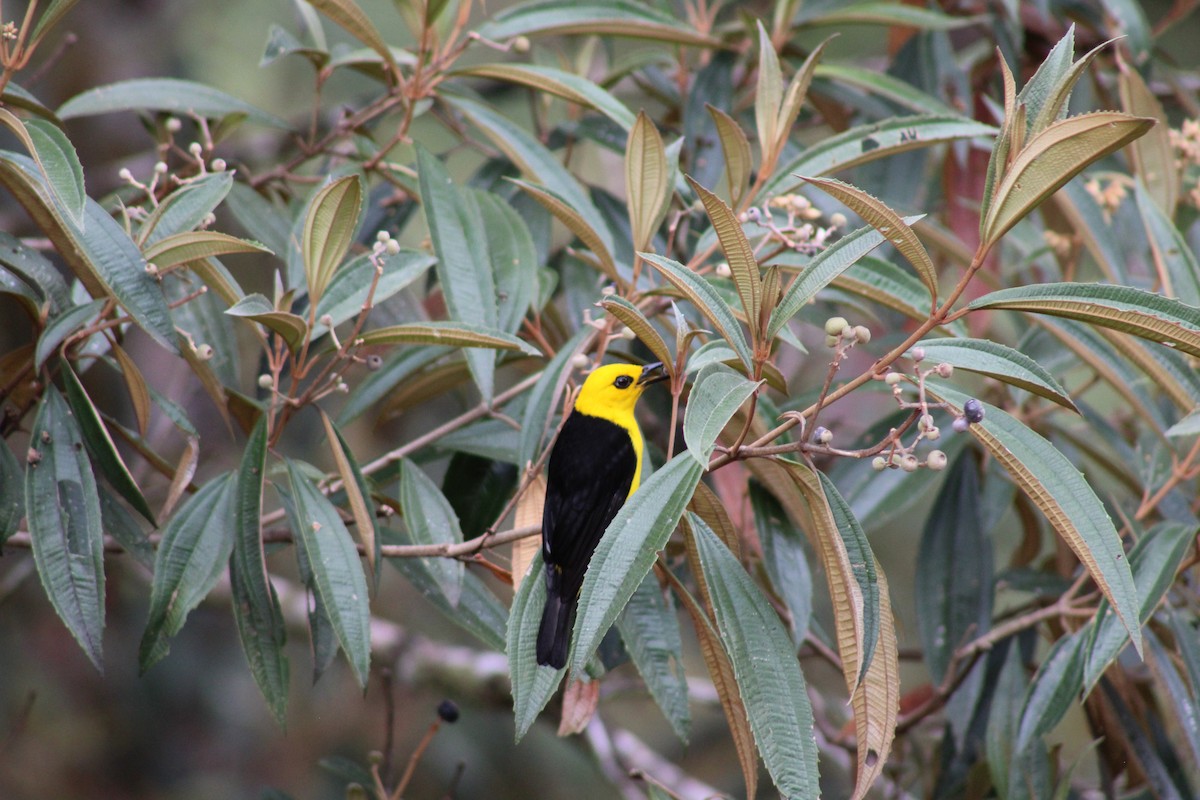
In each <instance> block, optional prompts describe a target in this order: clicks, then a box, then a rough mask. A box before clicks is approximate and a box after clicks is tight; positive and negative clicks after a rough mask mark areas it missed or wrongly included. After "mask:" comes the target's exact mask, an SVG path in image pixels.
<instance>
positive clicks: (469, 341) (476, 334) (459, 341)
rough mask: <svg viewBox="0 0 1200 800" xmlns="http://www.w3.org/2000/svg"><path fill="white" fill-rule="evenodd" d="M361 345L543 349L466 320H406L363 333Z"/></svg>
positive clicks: (534, 352) (530, 352) (529, 352)
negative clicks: (405, 321)
mask: <svg viewBox="0 0 1200 800" xmlns="http://www.w3.org/2000/svg"><path fill="white" fill-rule="evenodd" d="M355 341H356V343H357V344H359V345H372V344H445V345H451V346H453V347H486V348H490V349H492V350H516V351H519V352H522V353H525V354H526V355H530V356H539V355H541V351H540V350H538V349H537V348H536V347H534V346H533V345H531V344H529V343H528V342H526V341H525V340H524V339H518V338H517V337H516V336H512V335H510V334H507V333H504V332H502V331H495V330H488V329H487V328H481V327H478V326H474V325H468V324H466V323H463V322H407V323H404V324H402V325H390V326H388V327H386V328H376V329H374V330H370V331H367V332H365V333H363V334H362V335H361V336H359V337H358V339H356V340H355Z"/></svg>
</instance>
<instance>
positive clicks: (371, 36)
mask: <svg viewBox="0 0 1200 800" xmlns="http://www.w3.org/2000/svg"><path fill="white" fill-rule="evenodd" d="M309 2H311V3H312V4H313V6H314V7H315V8H317V10H319V11H320V12H321V13H323V14H324V15H325V16H327V17H329V18H330V19H331V20H333V21H334V22H336V23H337V24H338V25H341V26H342V27H343V28H345V29H346V31H347V32H348V33H349V34H350V35H351V36H353V37H354V38H355V39H358V40H359V41H360V42H362V43H363V44H365V45H366V46H367V47H369V48H371V49H372V50H374V51H375V52H376V53H378V54H379V56H380V57H381V58H382V59H383V60H384V61H386V62H387V63H388V66H389V67H391V68H392V70H393V71H395V70H396V69H398V68H397V66H396V60H395V58H394V57H393V56H392V51H391V48H389V47H388V46H387V43H386V42H384V40H383V36H381V35H380V33H379V29H378V28H376V27H375V23H373V22H371V18H370V17H368V16H367V15H366V14H365V13H363V10H362V9H361V8H359V7H358V4H357V3H355V2H354V0H309Z"/></svg>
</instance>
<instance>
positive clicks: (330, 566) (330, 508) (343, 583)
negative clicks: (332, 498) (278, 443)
mask: <svg viewBox="0 0 1200 800" xmlns="http://www.w3.org/2000/svg"><path fill="white" fill-rule="evenodd" d="M286 463H287V473H288V481H289V483H290V484H291V487H292V501H293V503H294V504H295V505H294V508H295V517H294V518H293V519H292V520H291V522H292V528H293V531H294V533H295V535H296V536H297V537H299V538H301V539H303V541H304V552H305V554H306V555H307V557H308V563H309V566H310V568H311V569H312V574H313V578H314V583H315V585H316V592H317V595H318V596H319V597H320V599H321V603H322V605H323V606H324V607H325V611H326V612H327V613H328V615H329V621H330V622H331V623H332V624H333V630H334V632H335V633H336V634H337V639H338V643H339V644H340V645H341V647H342V651H343V652H344V653H345V654H346V659H347V660H348V661H349V662H350V666H351V667H352V668H353V670H354V677H355V678H356V679H357V680H358V685H359V687H360V688H363V689H366V685H367V677H368V672H369V670H370V662H371V629H370V623H371V620H370V613H369V611H368V608H367V582H366V579H365V578H364V577H363V570H362V564H361V563H360V562H359V558H358V548H357V547H355V545H354V541H353V539H351V538H350V531H349V530H347V529H346V525H345V523H343V522H342V518H341V517H340V516H339V515H338V510H337V508H336V507H334V505H333V504H332V503H330V502H329V500H328V499H327V498H326V497H325V495H323V494H321V492H320V491H319V490H318V489H317V487H315V486H314V485H313V484H312V483H311V482H310V481H309V480H308V479H307V478H305V477H304V476H303V474H301V472H300V471H299V470H298V469H297V466H296V463H295V462H294V461H292V460H290V459H287V460H286Z"/></svg>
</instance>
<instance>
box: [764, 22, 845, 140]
mask: <svg viewBox="0 0 1200 800" xmlns="http://www.w3.org/2000/svg"><path fill="white" fill-rule="evenodd" d="M833 38H834V37H833V36H829V37H828V38H826V39H825V41H823V42H821V43H820V44H819V45H817V46H816V47H814V48H813V49H812V52H810V53H809V54H808V57H807V58H805V59H804V63H803V64H801V65H800V69H798V70H796V74H795V75H793V76H792V81H791V83H789V84H788V88H787V92H786V93H785V94H784V96H783V104H782V105H781V106H780V107H779V124H778V125H776V126H775V148H776V149H775V154H776V157H778V154H779V153H782V152H783V148H784V147H785V146H786V145H787V141H788V138H789V137H790V136H791V135H792V126H793V125H795V124H796V118H797V117H798V116H800V106H801V104H802V103H803V102H804V99H805V98H806V97H807V96H808V87H809V86H811V85H812V79H813V75H814V74H815V72H816V69H817V63H818V62H819V61H820V60H821V56H823V55H824V54H825V46H826V45H828V44H829V43H830V42H831V41H833Z"/></svg>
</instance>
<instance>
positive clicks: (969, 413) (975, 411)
mask: <svg viewBox="0 0 1200 800" xmlns="http://www.w3.org/2000/svg"><path fill="white" fill-rule="evenodd" d="M963 416H964V417H966V418H967V422H970V423H971V424H975V423H976V422H982V421H983V403H981V402H979V401H978V400H976V399H975V398H974V397H972V398H971V399H970V400H968V401H967V402H965V403H963Z"/></svg>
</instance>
